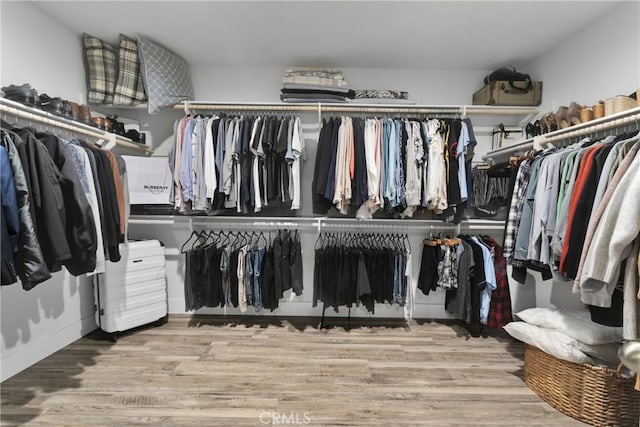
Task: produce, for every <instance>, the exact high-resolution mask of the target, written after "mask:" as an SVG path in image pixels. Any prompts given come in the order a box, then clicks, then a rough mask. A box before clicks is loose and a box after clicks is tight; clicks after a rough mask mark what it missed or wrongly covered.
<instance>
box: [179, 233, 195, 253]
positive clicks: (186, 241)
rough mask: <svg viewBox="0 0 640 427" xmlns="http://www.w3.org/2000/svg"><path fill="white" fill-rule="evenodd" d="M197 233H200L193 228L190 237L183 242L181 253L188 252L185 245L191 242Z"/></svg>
mask: <svg viewBox="0 0 640 427" xmlns="http://www.w3.org/2000/svg"><path fill="white" fill-rule="evenodd" d="M197 234H198V233H197V231H195V230H193V231H192V232H191V235H190V236H189V238H188V239H187V240H185V242H184V243H183V244H182V247H181V248H180V253H181V254H184V253H186V252H185V250H184V247H185V246H186V245H187V243H189V241H190V240H191V239H192V238H193V237H194V236H196V235H197Z"/></svg>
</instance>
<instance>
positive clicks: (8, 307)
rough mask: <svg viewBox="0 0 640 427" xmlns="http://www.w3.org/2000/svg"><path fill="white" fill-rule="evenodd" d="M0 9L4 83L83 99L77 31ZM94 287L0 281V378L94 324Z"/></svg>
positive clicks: (24, 8)
mask: <svg viewBox="0 0 640 427" xmlns="http://www.w3.org/2000/svg"><path fill="white" fill-rule="evenodd" d="M0 13H1V14H2V16H1V22H2V28H1V33H0V34H1V39H2V40H1V63H2V68H1V70H2V74H1V76H0V77H1V79H0V81H1V82H2V86H5V85H8V84H11V83H13V84H22V83H27V82H28V83H30V84H31V85H32V87H34V88H36V89H37V90H38V91H39V92H40V93H47V94H49V95H50V96H61V97H63V98H66V99H70V100H75V101H82V100H83V99H84V93H85V91H86V89H85V84H84V65H83V63H82V55H81V52H82V50H81V45H80V38H79V36H78V35H76V34H74V33H72V32H71V31H70V30H68V29H66V28H65V27H63V26H62V25H60V24H59V23H58V22H56V21H54V20H53V19H51V18H49V17H48V16H47V15H45V14H44V13H42V12H41V11H40V9H38V8H36V7H34V6H33V5H31V4H29V3H25V2H2V3H1V4H0ZM33 29H37V31H33ZM92 292H93V290H92V287H91V282H90V281H89V280H88V279H87V278H86V277H82V278H75V277H73V276H71V275H69V274H68V273H67V272H66V271H61V272H59V273H56V274H54V276H53V278H52V279H50V280H48V281H47V282H45V283H42V284H40V285H38V286H37V287H36V288H34V289H32V290H30V291H28V292H27V291H24V290H22V286H21V285H20V284H19V283H18V284H14V285H11V286H2V287H0V305H1V313H0V316H1V318H0V320H1V324H0V329H1V335H2V347H1V349H2V364H1V365H2V367H1V379H2V380H5V379H7V378H9V377H11V376H12V375H14V374H16V373H18V372H20V371H21V370H23V369H25V368H26V367H28V366H30V365H31V364H33V363H35V362H37V361H38V360H40V359H42V358H44V357H46V356H48V355H49V354H51V353H54V352H55V351H57V350H59V349H60V348H62V347H64V346H66V345H67V344H69V343H71V342H73V341H75V340H76V339H78V338H80V337H81V336H83V335H85V334H87V333H88V332H90V331H91V330H93V329H95V327H96V326H95V321H94V319H93V294H92Z"/></svg>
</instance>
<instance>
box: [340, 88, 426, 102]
mask: <svg viewBox="0 0 640 427" xmlns="http://www.w3.org/2000/svg"><path fill="white" fill-rule="evenodd" d="M351 101H352V102H363V103H367V104H415V102H414V101H411V100H410V99H409V92H405V91H401V90H389V89H362V90H356V91H355V96H354V98H353V100H351Z"/></svg>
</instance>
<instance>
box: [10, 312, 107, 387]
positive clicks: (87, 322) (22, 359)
mask: <svg viewBox="0 0 640 427" xmlns="http://www.w3.org/2000/svg"><path fill="white" fill-rule="evenodd" d="M96 328H97V326H96V324H95V320H94V315H93V313H92V314H91V315H89V316H85V317H83V318H82V319H80V320H78V321H77V322H74V323H72V324H70V325H67V326H65V327H63V328H62V329H59V330H57V331H56V332H54V333H52V334H49V335H47V336H42V337H40V338H39V339H37V340H35V341H32V342H29V343H28V344H26V345H22V346H20V347H19V348H18V349H17V350H16V351H13V352H11V353H9V354H6V355H3V356H2V364H1V369H0V372H1V379H0V381H5V380H8V379H9V378H11V377H13V376H14V375H16V374H18V373H20V372H22V371H23V370H25V369H27V368H28V367H29V366H32V365H34V364H36V363H38V362H39V361H41V360H42V359H44V358H46V357H48V356H50V355H52V354H53V353H55V352H56V351H58V350H60V349H62V348H64V347H65V346H67V345H69V344H71V343H72V342H74V341H76V340H78V339H80V338H82V337H83V336H85V335H87V334H88V333H90V332H92V331H94V330H95V329H96Z"/></svg>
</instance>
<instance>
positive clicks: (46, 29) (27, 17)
mask: <svg viewBox="0 0 640 427" xmlns="http://www.w3.org/2000/svg"><path fill="white" fill-rule="evenodd" d="M0 14H1V20H2V30H1V32H0V47H1V52H2V66H1V68H0V82H2V86H6V85H9V84H17V85H20V84H22V83H29V84H31V87H33V88H35V89H36V90H38V93H46V94H47V95H49V96H51V97H55V96H59V97H61V98H63V99H68V100H70V101H74V102H84V100H85V99H86V91H87V90H86V83H85V72H84V64H83V62H82V43H81V39H80V36H79V35H78V34H75V33H74V32H72V31H71V30H69V29H67V28H66V27H64V26H63V25H62V24H61V23H59V22H58V21H56V20H54V19H53V18H51V17H50V16H49V15H47V14H45V13H44V12H43V11H41V10H40V9H39V8H37V7H35V6H34V5H32V4H30V3H29V2H18V1H15V2H13V1H11V2H2V3H0Z"/></svg>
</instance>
